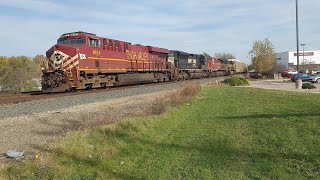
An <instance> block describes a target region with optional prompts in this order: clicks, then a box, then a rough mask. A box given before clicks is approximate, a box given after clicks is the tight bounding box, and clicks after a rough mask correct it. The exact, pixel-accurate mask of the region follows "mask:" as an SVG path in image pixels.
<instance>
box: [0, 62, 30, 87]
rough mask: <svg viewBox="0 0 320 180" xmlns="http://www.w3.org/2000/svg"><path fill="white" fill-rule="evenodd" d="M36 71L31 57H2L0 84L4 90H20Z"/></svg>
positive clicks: (26, 84)
mask: <svg viewBox="0 0 320 180" xmlns="http://www.w3.org/2000/svg"><path fill="white" fill-rule="evenodd" d="M35 72H36V66H35V64H34V63H33V62H32V60H31V58H28V57H26V56H19V57H10V58H8V57H0V86H1V87H2V89H3V90H7V91H12V92H20V91H23V90H24V88H25V87H26V86H28V84H29V83H30V81H31V80H32V78H33V77H34V74H35Z"/></svg>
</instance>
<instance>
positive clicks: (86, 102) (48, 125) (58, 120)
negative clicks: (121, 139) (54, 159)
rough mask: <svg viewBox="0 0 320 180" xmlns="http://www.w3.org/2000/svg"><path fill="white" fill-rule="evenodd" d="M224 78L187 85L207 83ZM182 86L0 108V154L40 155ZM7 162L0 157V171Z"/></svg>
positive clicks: (142, 88) (135, 113)
mask: <svg viewBox="0 0 320 180" xmlns="http://www.w3.org/2000/svg"><path fill="white" fill-rule="evenodd" d="M222 79H224V77H219V78H210V79H202V80H193V81H188V83H194V82H200V84H201V85H207V84H208V83H209V82H212V81H216V80H222ZM185 83H186V82H181V83H170V84H159V85H153V86H147V85H144V86H143V85H142V86H137V87H135V88H129V89H124V90H116V91H107V92H99V93H90V94H83V95H76V96H66V97H61V98H54V99H42V100H35V101H30V102H24V103H18V104H8V105H2V106H0V136H1V139H0V153H5V152H6V151H8V150H12V149H13V150H18V151H24V152H26V153H25V154H26V156H27V157H33V155H34V154H35V153H37V152H39V151H43V150H44V149H45V148H46V145H48V143H50V142H52V141H54V140H56V139H58V138H61V137H63V136H64V135H66V134H67V133H68V132H70V131H74V130H83V129H87V128H91V127H95V126H99V125H104V124H109V123H113V122H115V121H117V120H119V119H121V118H124V117H128V116H138V115H144V114H147V112H146V111H148V108H150V107H151V106H152V103H153V102H154V101H155V100H156V99H158V98H167V97H168V93H170V92H171V91H173V90H175V89H178V88H179V87H181V86H183V85H184V84H185ZM8 162H10V161H9V160H8V159H6V158H5V157H4V156H2V157H0V167H1V164H2V166H3V165H4V164H6V163H8Z"/></svg>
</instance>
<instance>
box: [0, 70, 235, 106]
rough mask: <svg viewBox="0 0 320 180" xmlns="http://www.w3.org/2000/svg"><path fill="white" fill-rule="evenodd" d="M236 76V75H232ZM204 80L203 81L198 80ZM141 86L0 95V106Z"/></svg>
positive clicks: (153, 84)
mask: <svg viewBox="0 0 320 180" xmlns="http://www.w3.org/2000/svg"><path fill="white" fill-rule="evenodd" d="M233 76H238V75H233ZM222 78H225V76H220V77H213V78H206V79H207V80H208V79H209V80H210V79H212V80H220V79H222ZM198 80H199V79H192V80H188V81H170V82H163V83H151V84H143V86H161V85H164V84H172V83H182V82H189V81H191V82H192V81H198ZM200 80H205V79H200ZM140 86H141V85H130V86H117V87H110V88H106V89H92V90H78V91H75V92H65V93H42V92H41V91H33V92H24V93H17V94H13V93H0V105H5V104H15V103H21V102H28V101H33V100H39V99H49V98H57V97H64V96H76V95H81V94H89V93H98V92H105V91H116V90H123V89H128V88H138V87H140Z"/></svg>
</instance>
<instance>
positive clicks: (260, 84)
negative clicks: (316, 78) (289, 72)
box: [250, 79, 320, 93]
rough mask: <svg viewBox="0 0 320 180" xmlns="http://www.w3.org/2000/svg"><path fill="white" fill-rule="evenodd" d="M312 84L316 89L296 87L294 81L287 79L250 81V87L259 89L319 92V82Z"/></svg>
mask: <svg viewBox="0 0 320 180" xmlns="http://www.w3.org/2000/svg"><path fill="white" fill-rule="evenodd" d="M303 83H305V82H303ZM313 85H314V86H316V89H296V87H295V83H294V82H291V81H290V80H288V79H275V80H264V81H251V82H250V87H253V88H259V89H270V90H281V91H295V92H303V93H320V84H318V83H314V84H313Z"/></svg>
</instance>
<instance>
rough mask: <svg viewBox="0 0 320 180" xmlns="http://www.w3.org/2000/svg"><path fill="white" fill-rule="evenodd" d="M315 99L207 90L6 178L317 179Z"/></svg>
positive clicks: (319, 103) (85, 138)
mask: <svg viewBox="0 0 320 180" xmlns="http://www.w3.org/2000/svg"><path fill="white" fill-rule="evenodd" d="M319 126H320V95H319V94H300V93H291V92H278V91H266V90H258V89H250V88H231V87H208V88H204V89H203V90H202V91H201V93H200V95H198V96H197V97H196V98H194V100H193V101H191V102H188V103H187V104H185V105H183V106H180V107H175V108H171V109H170V110H169V111H167V112H166V113H165V114H162V115H160V116H152V117H137V118H130V119H127V120H124V121H122V122H121V123H118V124H114V125H111V126H106V127H103V128H98V129H94V130H88V131H86V132H77V133H71V134H69V135H68V136H67V138H66V139H64V140H62V141H61V142H59V143H57V144H55V145H54V146H53V147H51V148H50V149H49V150H48V151H47V152H45V153H43V154H41V155H40V157H39V158H37V159H34V160H30V161H27V162H26V163H25V165H21V166H13V167H10V168H8V169H6V170H5V171H3V174H4V175H6V177H7V178H9V177H12V178H18V177H20V178H22V179H27V178H30V179H32V178H35V177H38V178H39V177H40V178H44V179H50V178H52V179H57V178H58V179H96V178H97V179H247V178H251V179H260V178H261V179H310V178H314V179H318V178H320V128H319Z"/></svg>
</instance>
